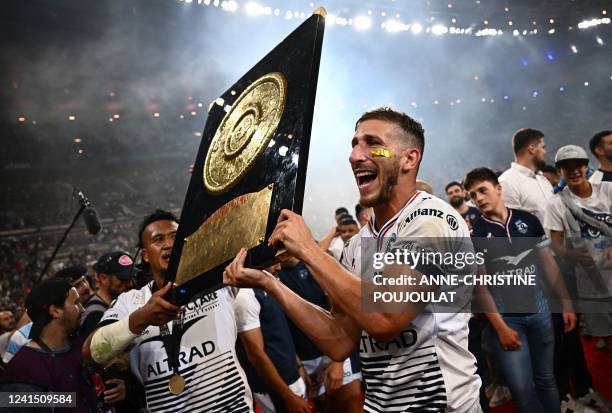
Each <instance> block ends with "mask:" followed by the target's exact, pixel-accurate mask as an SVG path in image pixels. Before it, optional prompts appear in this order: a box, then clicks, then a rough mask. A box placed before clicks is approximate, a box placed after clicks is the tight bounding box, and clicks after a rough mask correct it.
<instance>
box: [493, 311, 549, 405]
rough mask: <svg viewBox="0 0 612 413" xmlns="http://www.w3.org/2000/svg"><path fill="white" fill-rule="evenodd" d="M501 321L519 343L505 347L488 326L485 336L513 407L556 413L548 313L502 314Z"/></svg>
mask: <svg viewBox="0 0 612 413" xmlns="http://www.w3.org/2000/svg"><path fill="white" fill-rule="evenodd" d="M504 321H505V322H506V324H508V326H509V327H510V328H512V329H513V330H515V331H516V332H517V333H518V334H519V336H520V339H521V343H522V345H521V347H520V348H519V349H518V350H513V351H505V350H504V349H503V347H502V345H501V342H500V341H499V338H498V336H497V333H496V332H495V330H494V329H493V328H492V327H491V326H489V328H488V329H487V330H488V339H489V342H490V343H491V348H492V349H493V353H494V355H495V357H496V358H497V360H498V363H499V366H500V368H501V370H502V375H503V377H504V379H505V380H506V384H507V385H508V387H509V388H510V392H511V393H512V398H513V399H514V401H515V404H516V408H517V409H518V411H519V412H520V413H559V410H560V404H561V402H560V400H559V392H558V391H557V384H556V382H555V375H554V351H555V341H554V332H553V324H552V319H551V317H550V313H539V314H533V315H525V316H519V317H515V316H512V317H510V316H504Z"/></svg>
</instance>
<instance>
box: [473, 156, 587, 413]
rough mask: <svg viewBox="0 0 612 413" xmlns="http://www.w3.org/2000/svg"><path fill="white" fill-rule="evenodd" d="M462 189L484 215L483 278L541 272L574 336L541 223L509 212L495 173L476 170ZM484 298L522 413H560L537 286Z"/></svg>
mask: <svg viewBox="0 0 612 413" xmlns="http://www.w3.org/2000/svg"><path fill="white" fill-rule="evenodd" d="M464 183H465V188H466V189H467V190H468V191H469V192H470V196H471V198H472V199H473V200H474V202H476V205H477V206H478V207H479V208H480V210H481V211H482V214H483V215H482V217H481V218H480V219H478V220H477V221H475V222H474V228H473V232H472V237H473V240H474V246H475V249H476V251H478V252H480V253H483V255H484V258H485V263H484V265H482V266H481V268H479V273H481V274H517V273H519V271H521V272H522V271H524V269H525V268H534V269H535V268H538V270H535V272H534V273H533V275H534V276H535V277H536V279H537V278H539V277H541V276H545V277H546V278H548V280H549V285H552V286H554V287H555V288H556V289H557V290H558V293H559V296H560V297H561V298H562V299H563V303H564V308H563V320H564V322H565V330H566V331H569V330H572V329H573V328H574V327H575V325H576V315H575V314H574V312H573V309H572V306H571V303H570V301H569V297H568V295H567V291H566V289H565V284H564V283H563V278H562V276H561V273H560V271H559V268H558V267H557V264H556V262H555V260H554V258H553V255H552V252H551V251H550V249H549V245H550V241H549V240H548V238H547V237H546V234H545V233H544V229H543V227H542V225H541V224H540V221H539V220H538V219H537V217H536V216H535V215H533V214H530V213H529V212H526V211H521V210H518V209H510V208H507V207H506V205H505V204H504V201H503V199H502V196H501V195H502V187H501V186H500V184H499V182H498V180H497V177H496V176H495V172H493V171H492V170H490V169H488V168H476V169H474V170H472V171H470V172H468V173H467V175H466V177H465V179H464ZM492 239H494V240H493V241H491V240H492ZM508 256H510V257H512V258H513V260H508ZM515 257H521V259H520V260H518V261H517V258H515ZM540 271H542V272H540ZM480 292H481V294H482V295H481V297H482V298H483V299H484V302H485V303H486V304H485V309H486V310H487V312H486V316H487V318H488V319H489V322H490V324H491V326H492V328H493V329H494V332H493V331H492V330H489V341H490V343H491V347H492V348H493V352H494V354H495V356H496V358H497V361H498V362H499V365H500V367H501V370H502V374H503V376H504V378H505V380H506V382H507V384H508V386H509V387H510V391H511V392H512V397H513V398H514V400H515V402H516V406H517V409H518V411H519V412H520V413H535V412H545V413H557V412H559V409H560V399H559V393H558V391H557V386H556V383H555V377H554V332H553V324H552V318H551V315H550V310H549V307H548V303H547V300H546V298H545V296H544V293H543V291H542V289H541V288H540V286H539V284H537V283H536V284H535V285H533V286H525V287H514V286H503V287H496V286H490V287H481V288H480ZM533 354H537V355H538V356H537V357H532V355H533Z"/></svg>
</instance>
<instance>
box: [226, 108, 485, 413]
mask: <svg viewBox="0 0 612 413" xmlns="http://www.w3.org/2000/svg"><path fill="white" fill-rule="evenodd" d="M351 145H352V148H353V149H352V151H351V155H350V158H349V162H350V164H351V168H352V170H353V174H354V176H355V180H356V183H357V186H358V188H359V194H360V199H359V203H360V204H362V205H364V206H366V207H373V210H374V215H373V217H372V218H371V219H370V221H369V222H368V224H367V225H366V226H364V227H363V228H361V230H360V232H359V234H358V235H357V236H355V237H353V238H351V239H350V241H349V242H348V243H347V245H346V246H345V248H344V251H343V253H342V259H341V264H339V263H338V262H337V261H336V260H334V259H333V258H332V257H330V256H329V255H327V254H326V253H325V252H324V251H322V250H321V249H320V248H319V247H318V246H317V244H316V243H315V241H314V240H313V238H312V235H311V233H310V230H309V229H308V227H307V226H306V224H305V223H304V220H303V219H302V217H301V216H299V215H297V214H295V213H293V212H291V211H288V210H284V211H283V212H282V213H281V217H280V219H279V223H278V225H277V227H276V228H275V230H274V232H273V233H272V235H271V236H270V239H269V243H270V244H271V245H278V244H279V243H282V244H283V245H284V247H285V248H286V249H287V251H288V252H289V253H290V254H291V255H293V256H294V257H296V258H297V259H299V260H301V261H303V262H304V263H305V264H306V266H307V267H308V270H309V271H310V273H311V274H312V275H313V277H314V278H315V279H316V281H317V282H318V283H319V284H320V285H321V287H322V288H323V289H324V290H325V292H326V293H327V295H328V296H329V298H330V300H331V301H332V303H333V306H332V311H331V312H329V311H325V310H323V309H322V308H320V307H317V306H315V305H313V304H310V303H308V302H306V301H304V300H303V299H301V298H300V297H298V296H297V295H296V294H295V293H293V292H292V291H291V290H289V289H288V288H287V287H286V286H284V285H283V284H282V283H280V282H279V281H277V280H276V279H275V278H274V277H271V276H270V275H268V274H266V273H264V272H262V271H258V270H254V269H249V268H244V265H243V264H244V260H245V258H246V250H244V249H243V250H241V251H240V252H239V253H238V255H237V257H236V259H235V260H234V262H233V263H232V264H231V265H230V266H228V267H227V269H226V271H225V274H224V277H225V281H226V282H227V283H229V284H232V285H238V286H249V287H258V288H262V289H264V290H265V291H267V292H268V293H269V294H271V295H273V296H274V297H275V298H276V300H277V301H278V302H279V303H280V304H281V306H282V307H283V308H284V310H285V311H286V312H287V313H288V315H289V316H290V317H291V319H292V320H293V321H294V323H295V324H296V325H297V326H298V327H299V328H300V329H302V330H303V331H304V332H305V333H306V334H307V335H308V336H309V337H310V338H311V340H312V341H313V342H314V343H315V344H316V345H317V347H318V348H319V349H320V350H321V351H322V352H323V353H325V354H326V355H328V356H329V357H331V358H332V359H334V360H336V361H342V360H344V359H346V357H347V356H348V355H349V354H350V353H351V351H352V350H353V349H355V348H357V347H358V346H359V349H360V358H361V362H362V374H363V380H364V382H365V387H366V392H365V405H364V411H366V412H389V411H393V412H408V411H436V412H461V413H471V412H480V411H481V410H480V406H479V400H478V391H479V387H480V379H479V378H478V377H477V376H476V375H475V371H476V367H475V359H474V358H473V356H472V355H471V354H470V353H469V352H468V349H467V336H468V327H467V322H468V318H469V315H468V314H465V313H457V312H454V313H453V312H449V313H445V314H441V313H436V312H435V311H434V307H432V306H431V305H428V304H425V303H418V304H417V305H413V306H410V307H408V306H405V307H402V310H401V311H398V312H393V313H392V312H383V311H375V310H373V309H370V310H367V309H365V308H364V307H365V305H363V304H367V303H368V301H369V302H370V303H371V298H370V297H371V296H370V295H368V294H367V293H365V292H364V290H362V286H363V285H367V284H371V283H370V282H369V281H366V278H367V277H366V275H365V274H366V273H367V272H368V268H367V267H365V266H364V267H363V268H362V259H361V246H362V244H364V245H365V244H366V243H368V244H369V245H372V244H373V243H376V244H377V245H378V246H379V249H378V250H379V251H384V252H392V251H395V250H400V249H407V248H410V247H407V245H411V246H412V247H413V248H417V249H420V248H421V247H423V245H421V244H420V242H424V241H420V240H424V239H426V237H429V239H432V238H433V239H438V240H443V241H441V242H439V243H435V244H434V245H438V246H439V249H438V251H441V252H442V249H445V248H448V249H449V250H450V249H452V250H454V251H461V249H462V248H464V246H465V244H462V243H461V239H462V238H463V239H466V238H468V237H469V231H468V228H467V225H466V224H465V222H464V221H463V219H461V216H460V215H459V214H457V212H456V211H455V210H454V209H453V208H451V207H450V206H449V205H448V204H447V203H445V202H443V201H442V200H440V199H438V198H436V197H434V196H432V195H429V194H427V193H423V192H421V191H418V190H416V177H417V172H418V169H419V165H420V162H421V159H422V155H423V149H424V132H423V128H422V127H421V125H420V123H418V122H417V121H415V120H414V119H412V118H411V117H409V116H408V115H406V114H404V113H401V112H396V111H394V110H391V109H388V108H381V109H376V110H373V111H370V112H367V113H365V114H364V115H363V116H362V117H361V118H360V119H359V120H358V121H357V123H356V126H355V135H354V136H353V138H352V142H351ZM408 238H409V240H407V239H408ZM470 246H471V243H470ZM363 258H364V263H365V262H367V261H369V259H370V258H371V257H367V256H365V257H363ZM415 268H416V270H411V269H410V268H406V267H402V268H401V270H402V271H407V272H409V273H410V274H413V275H415V276H417V277H419V274H421V273H423V272H426V271H429V270H430V268H423V267H421V266H418V265H417V266H416V267H415ZM436 271H442V272H443V273H447V274H450V273H451V272H450V271H456V268H436ZM402 288H404V287H402ZM411 288H412V287H405V290H409V291H411V290H410V289H411ZM364 294H365V295H364ZM362 295H363V299H362ZM362 300H363V301H362Z"/></svg>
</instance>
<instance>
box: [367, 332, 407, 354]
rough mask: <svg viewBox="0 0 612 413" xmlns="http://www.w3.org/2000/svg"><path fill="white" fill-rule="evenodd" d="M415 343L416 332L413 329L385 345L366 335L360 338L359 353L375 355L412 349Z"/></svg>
mask: <svg viewBox="0 0 612 413" xmlns="http://www.w3.org/2000/svg"><path fill="white" fill-rule="evenodd" d="M416 342H417V332H416V330H414V329H408V330H403V331H402V332H401V333H399V335H398V336H397V337H395V338H394V339H393V340H391V341H387V342H386V343H380V342H378V341H376V340H374V339H373V338H372V337H370V336H369V335H368V334H363V335H362V336H361V345H360V346H359V347H360V351H361V352H363V353H376V352H378V351H384V352H390V351H393V350H399V349H402V348H408V347H412V346H414V345H415V344H416Z"/></svg>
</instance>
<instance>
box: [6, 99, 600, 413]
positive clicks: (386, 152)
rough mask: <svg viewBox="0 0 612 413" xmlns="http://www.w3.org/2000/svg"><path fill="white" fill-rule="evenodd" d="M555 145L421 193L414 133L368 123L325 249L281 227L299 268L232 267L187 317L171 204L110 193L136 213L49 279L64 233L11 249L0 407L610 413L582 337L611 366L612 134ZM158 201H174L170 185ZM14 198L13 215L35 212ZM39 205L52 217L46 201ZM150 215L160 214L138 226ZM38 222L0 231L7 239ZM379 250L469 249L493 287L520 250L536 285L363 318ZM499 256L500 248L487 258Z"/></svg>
mask: <svg viewBox="0 0 612 413" xmlns="http://www.w3.org/2000/svg"><path fill="white" fill-rule="evenodd" d="M509 141H510V139H509ZM547 143H548V144H549V146H548V147H547V145H546V144H547ZM550 145H551V142H546V139H545V135H544V133H543V132H541V131H538V130H535V129H521V130H519V131H517V132H516V133H515V135H514V136H513V137H512V139H511V147H512V150H513V152H514V157H515V161H514V162H513V163H512V164H511V165H510V166H509V168H507V169H506V170H504V171H499V172H496V171H493V170H491V169H489V168H486V167H480V168H475V169H472V170H470V171H465V175H464V176H462V177H457V179H456V180H454V181H452V182H450V183H448V184H447V185H446V187H445V188H433V189H432V188H431V186H429V185H428V184H427V182H426V181H427V179H426V178H425V181H417V180H416V177H417V171H418V166H419V163H420V160H421V157H422V153H423V150H424V146H425V145H424V132H423V129H422V127H421V126H420V124H419V123H418V122H416V121H415V120H413V119H412V118H410V117H409V116H407V115H405V114H403V113H400V112H395V111H393V110H390V109H388V108H383V109H377V110H373V111H370V112H367V113H366V114H364V115H363V116H362V117H361V118H360V119H359V121H358V122H357V124H356V128H355V137H354V138H353V142H352V146H353V150H352V153H351V158H350V162H351V167H352V168H353V172H354V173H355V179H356V182H357V185H358V187H359V189H360V194H361V197H360V199H359V201H358V203H357V205H356V206H355V208H354V210H353V209H351V210H350V211H349V209H348V208H346V207H339V208H337V209H336V210H335V211H333V212H334V218H335V224H334V225H333V226H332V227H331V228H330V230H329V232H328V233H327V234H326V235H325V236H324V237H323V238H321V239H319V240H317V241H316V243H315V242H314V240H312V236H311V235H310V232H309V231H308V228H307V227H306V225H305V224H304V221H303V220H302V219H301V217H299V216H298V215H296V214H293V213H291V212H284V213H283V214H282V218H283V219H284V221H282V222H281V223H280V224H279V225H278V226H277V228H276V229H275V231H274V232H273V234H272V236H271V238H270V241H271V243H276V242H282V243H283V244H284V246H285V247H286V248H287V250H288V252H289V258H287V259H285V260H283V261H282V262H280V263H279V264H276V265H274V266H271V267H269V268H267V269H266V270H265V271H259V270H254V269H249V268H245V264H244V262H245V256H246V252H245V251H240V252H238V255H237V257H236V259H235V260H234V261H233V262H232V263H231V264H230V265H229V266H228V267H227V269H226V271H225V273H224V281H225V283H226V286H225V287H223V288H221V289H219V290H217V291H214V292H208V293H206V294H201V295H197V296H196V297H195V298H193V299H192V300H191V301H190V302H189V303H187V304H185V305H183V306H177V305H174V304H172V303H171V302H169V301H167V300H166V299H165V298H164V297H165V295H166V294H167V293H168V292H169V291H170V288H171V285H170V284H166V283H165V281H164V280H165V279H164V272H165V270H166V269H167V266H168V262H169V259H170V251H171V250H172V246H173V243H174V237H175V235H176V231H177V228H178V225H179V220H178V218H177V217H176V215H175V214H174V213H173V212H176V208H177V205H174V204H171V205H169V204H168V203H167V202H165V201H167V200H162V199H160V200H159V204H158V206H160V207H162V206H163V207H164V208H166V209H167V210H161V209H158V210H154V209H155V208H151V207H152V206H153V205H150V204H147V205H143V204H142V202H141V201H139V200H137V199H135V198H132V197H131V196H132V195H130V187H131V186H130V185H128V184H124V185H117V183H114V182H113V183H109V182H104V181H101V182H100V185H101V186H103V187H106V188H109V187H110V188H115V189H114V192H116V194H110V193H109V194H107V195H108V196H106V198H108V199H109V200H110V201H109V202H115V201H116V200H118V199H119V200H120V202H119V203H121V204H124V205H125V208H124V210H123V211H124V215H123V216H121V217H114V218H117V219H116V220H114V221H113V222H111V223H110V224H109V225H105V227H104V229H103V231H102V234H101V235H100V236H98V237H97V238H96V239H95V241H91V240H90V239H89V238H87V237H86V235H85V234H84V233H81V232H82V231H81V232H79V231H77V232H75V233H74V234H73V235H72V236H71V238H70V240H69V243H68V244H67V245H65V246H64V248H63V251H67V252H66V253H64V254H63V255H60V256H59V257H58V259H57V262H55V263H54V265H53V266H52V268H51V270H50V271H49V274H50V275H47V276H45V277H44V278H43V280H42V281H40V280H39V275H40V272H41V270H42V268H43V267H44V265H45V262H46V260H47V259H48V256H49V255H50V251H51V250H52V248H53V244H54V240H55V239H56V238H57V231H56V232H50V233H47V234H46V235H40V233H34V234H26V235H21V236H19V235H14V234H13V235H10V236H4V237H2V238H0V271H1V274H2V277H1V279H0V310H1V311H0V334H1V335H0V357H1V359H2V361H1V363H0V364H1V372H0V391H11V392H16V391H32V392H46V391H54V392H74V393H76V405H75V407H73V408H72V410H66V411H73V410H76V411H83V412H86V411H88V412H136V411H142V412H145V411H151V412H155V411H180V412H187V411H218V412H251V411H260V412H266V413H268V412H302V413H306V412H316V411H320V412H361V411H367V412H378V411H381V412H382V411H385V412H386V411H436V412H437V411H440V412H442V411H447V412H459V413H469V412H488V411H491V409H493V408H495V407H496V406H499V405H501V404H503V403H504V402H506V401H508V400H510V399H512V400H513V401H514V405H515V408H516V411H518V412H520V413H532V412H545V413H551V412H555V413H556V412H564V413H571V412H585V413H592V412H610V411H612V405H611V404H610V402H609V401H608V400H606V399H605V397H604V396H603V395H602V392H603V390H605V391H606V392H607V393H608V394H609V393H610V389H600V388H598V383H594V382H593V379H592V375H591V373H590V371H589V366H588V365H587V363H586V359H585V355H584V349H583V344H582V339H581V337H582V336H591V337H597V338H598V340H599V341H598V350H597V351H600V352H602V353H604V354H606V357H612V294H611V291H612V244H611V240H612V131H602V132H600V133H597V134H595V135H594V136H593V137H592V138H591V139H590V145H589V148H583V147H581V146H578V145H568V146H563V147H561V148H553V149H552V150H550V149H549V148H550ZM509 146H510V145H509ZM587 151H589V152H590V153H591V155H592V156H593V157H594V158H595V159H596V163H593V162H591V161H590V159H589V155H588V153H587ZM547 153H548V154H549V156H550V153H552V154H553V155H554V165H547V164H546V163H545V158H546V155H547ZM132 178H134V179H136V178H135V177H132ZM430 182H431V180H430ZM158 184H159V185H166V186H168V185H170V184H168V183H167V182H164V177H163V176H160V177H159V180H158ZM419 188H424V189H419ZM434 190H438V191H442V190H443V191H444V192H443V193H444V195H443V198H445V199H444V200H442V199H440V198H438V197H436V196H435V195H434V194H433V193H432V192H433V191H434ZM9 192H11V191H9ZM11 194H12V195H11ZM11 194H9V196H8V198H7V199H8V201H7V200H6V199H5V201H4V202H12V201H11V200H15V199H17V198H19V197H20V196H22V195H23V194H17V193H13V192H11ZM37 196H38V197H39V198H40V199H39V200H38V201H37V202H38V203H37V205H40V206H41V208H40V209H41V210H42V209H43V208H42V206H43V205H44V202H45V199H44V191H43V192H42V195H41V194H40V193H39V195H37ZM138 202H140V204H138ZM116 203H117V202H115V204H116ZM115 206H116V205H115ZM145 207H146V208H147V209H149V210H151V209H153V210H154V211H149V212H151V213H150V214H148V215H146V216H144V218H142V217H143V215H144V214H143V213H142V211H143V209H144V208H145ZM102 208H104V206H103V207H102ZM432 210H433V211H438V212H437V214H438V215H436V213H433V214H432V213H429V212H427V211H432ZM169 211H173V212H169ZM415 211H416V212H415ZM423 211H425V212H423ZM330 212H331V211H330ZM440 216H445V217H446V219H445V220H444V222H441V221H437V220H436V219H437V218H439V217H440ZM140 218H142V219H140ZM33 219H34V218H32V217H28V218H24V217H17V216H4V217H3V229H5V230H8V229H11V230H14V229H19V228H24V227H26V226H28V224H32V222H34V221H32V220H33ZM381 221H382V224H380V222H381ZM55 222H56V221H55ZM44 224H45V219H44V218H42V217H41V218H40V219H39V220H38V221H36V222H35V225H36V226H44ZM368 237H369V238H376V239H379V240H381V241H380V242H381V243H382V244H383V245H387V247H386V248H388V250H392V249H393V248H395V247H394V245H396V244H394V243H395V242H396V241H397V240H401V239H402V238H403V239H408V238H410V237H413V238H414V237H445V238H448V239H451V240H454V241H451V242H457V244H453V246H452V248H463V247H462V246H461V245H463V244H461V243H460V242H459V241H458V240H459V239H460V238H461V237H463V238H469V237H472V240H473V244H472V243H470V248H471V246H472V245H473V248H474V250H475V251H480V252H482V253H484V257H485V263H484V265H481V266H480V267H479V268H478V271H479V272H483V273H486V271H488V273H492V272H493V271H503V270H508V268H510V267H508V266H506V267H503V268H502V267H499V266H500V265H501V264H499V262H500V261H503V260H504V259H505V258H508V257H503V256H502V255H503V254H507V253H508V251H511V253H512V255H513V256H511V257H510V258H514V259H515V260H514V263H510V261H512V260H506V261H508V263H507V265H511V266H513V267H511V268H513V269H514V268H519V262H520V261H521V260H522V259H523V258H520V259H517V257H518V256H519V255H520V253H521V252H522V251H520V247H518V246H517V245H523V246H525V245H526V246H527V247H526V248H528V251H529V253H528V255H524V257H526V258H525V261H524V262H523V263H522V264H520V265H521V268H522V267H523V266H527V265H528V264H529V265H531V264H533V268H534V269H536V268H537V269H536V270H535V271H534V275H535V276H536V278H538V279H541V280H542V282H541V283H538V284H536V285H534V286H532V287H530V288H529V289H528V290H524V289H523V290H521V291H520V292H519V294H521V296H520V298H518V299H517V298H516V296H514V298H513V296H511V295H510V296H509V295H508V294H506V293H504V292H501V291H500V290H498V289H496V288H494V287H487V286H479V287H476V288H475V289H474V295H473V297H474V300H482V302H483V303H484V304H483V307H482V308H483V310H482V311H481V312H477V311H476V310H474V312H472V311H470V310H469V308H468V311H466V312H457V313H453V314H448V313H447V314H442V315H441V314H437V313H436V312H434V311H432V310H431V308H430V307H429V306H425V307H419V308H416V309H413V308H411V309H410V310H404V311H403V312H400V313H397V314H393V315H390V314H386V313H382V312H379V313H368V312H366V311H364V310H362V309H361V308H360V305H361V300H360V299H359V298H360V295H359V294H358V293H359V292H360V291H361V282H360V281H358V277H355V276H354V275H358V276H359V275H360V272H361V271H362V270H361V269H360V264H359V262H360V253H361V251H362V249H361V248H360V242H361V241H360V239H362V238H368ZM410 239H412V238H410ZM495 239H499V240H501V242H502V243H503V245H504V248H501V247H500V249H499V250H497V249H495V248H492V247H491V245H498V244H492V243H491V242H492V241H493V240H495ZM311 241H312V242H311ZM385 242H386V243H388V244H385ZM460 244H461V245H460ZM136 247H138V250H137V251H138V252H137V253H136V254H134V253H133V252H134V251H135V250H136ZM430 248H431V246H430ZM416 270H418V271H419V272H421V273H422V272H424V271H425V270H426V269H425V268H420V267H417V268H416ZM442 270H443V271H446V272H448V271H453V269H452V268H442ZM328 274H329V275H328ZM545 284H546V285H549V286H552V288H553V289H554V290H555V294H557V295H558V296H559V297H560V298H561V299H560V300H557V302H558V303H559V305H555V303H553V300H552V299H550V297H551V296H552V295H551V294H550V293H549V292H547V291H546V288H545V286H544V285H545ZM577 297H580V298H581V299H577ZM513 299H515V300H517V301H521V302H523V303H526V304H527V306H528V307H529V309H527V310H523V311H518V310H516V309H514V307H513V305H514V304H515V303H514V302H511V301H512V300H513ZM549 299H550V301H549ZM593 303H595V304H594V307H593V306H591V307H589V305H588V304H590V305H593ZM468 326H469V328H468ZM407 337H408V338H407ZM410 340H413V341H412V342H410ZM394 366H397V367H394ZM37 411H38V410H37ZM39 411H51V409H49V410H44V409H42V408H39ZM54 411H63V410H62V409H55V410H54Z"/></svg>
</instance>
